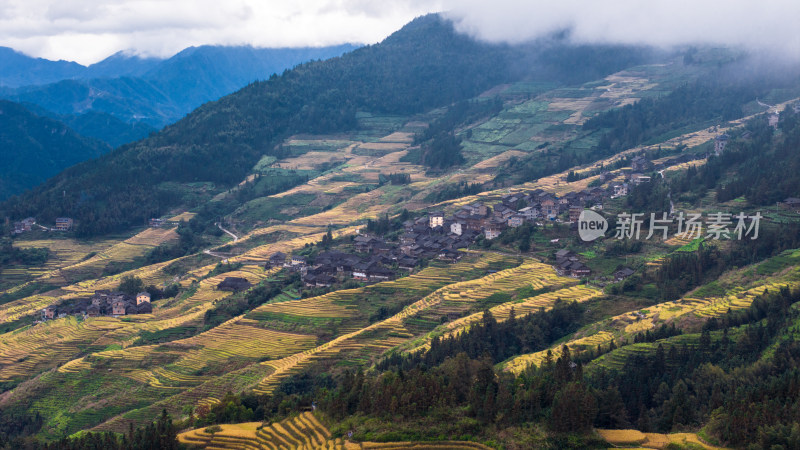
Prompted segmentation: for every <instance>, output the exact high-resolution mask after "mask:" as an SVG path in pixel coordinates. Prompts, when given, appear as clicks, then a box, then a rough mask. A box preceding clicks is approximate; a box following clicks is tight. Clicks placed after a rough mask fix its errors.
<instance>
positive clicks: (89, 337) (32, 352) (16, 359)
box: [0, 267, 303, 379]
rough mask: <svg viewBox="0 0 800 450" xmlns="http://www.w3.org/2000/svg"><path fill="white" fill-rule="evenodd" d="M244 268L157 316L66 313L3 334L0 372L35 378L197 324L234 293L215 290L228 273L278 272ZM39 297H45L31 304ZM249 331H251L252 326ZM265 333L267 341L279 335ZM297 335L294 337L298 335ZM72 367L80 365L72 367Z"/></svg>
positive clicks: (158, 309) (24, 310) (10, 312)
mask: <svg viewBox="0 0 800 450" xmlns="http://www.w3.org/2000/svg"><path fill="white" fill-rule="evenodd" d="M242 269H243V270H239V271H236V272H228V273H225V274H221V275H218V276H215V277H211V278H208V279H206V280H203V281H201V282H200V283H199V285H198V287H197V291H196V292H195V293H194V295H192V296H190V297H188V298H186V299H185V300H183V301H180V302H177V301H176V302H175V304H173V305H169V306H166V305H163V306H162V304H161V302H158V303H156V305H155V309H154V312H153V314H140V315H135V316H127V317H126V318H125V319H124V320H122V319H118V318H113V317H95V318H87V319H85V320H79V319H76V318H74V317H66V318H63V319H56V320H51V321H48V322H45V323H41V324H36V325H34V326H31V327H28V328H26V329H23V330H17V331H14V332H11V333H6V334H4V335H0V367H2V370H1V371H0V373H2V374H3V376H4V377H7V379H12V378H24V377H30V376H31V375H33V374H36V373H39V372H41V371H43V370H46V369H49V368H52V367H55V366H57V365H59V364H62V363H66V362H68V361H70V360H72V359H73V358H75V357H76V356H77V355H79V354H81V353H84V352H92V351H99V350H102V349H103V348H105V347H107V346H109V345H121V346H123V347H124V346H127V345H130V343H131V342H133V341H134V340H135V339H136V338H137V336H138V333H139V332H140V331H158V330H162V329H168V328H172V327H176V326H180V325H186V324H188V323H192V322H196V323H200V322H202V317H203V314H205V311H207V310H208V309H209V308H211V307H212V306H213V302H214V301H215V300H219V299H221V298H224V297H226V296H228V295H231V293H230V292H225V291H217V290H216V285H217V284H218V283H220V282H221V281H222V280H223V279H224V278H225V277H226V276H240V277H244V278H247V279H248V280H249V281H251V282H253V283H257V282H259V281H260V280H261V279H263V278H265V277H266V276H268V275H269V274H271V273H274V271H273V272H264V271H263V269H261V268H249V269H250V271H248V270H247V269H248V267H243V268H242ZM39 297H41V300H39V301H33V302H31V300H34V299H36V298H39ZM58 300H59V298H55V297H43V296H34V297H33V298H28V299H25V301H26V302H28V303H20V304H19V305H17V308H15V309H10V308H6V309H5V310H4V311H3V312H5V313H6V314H7V316H6V317H7V318H8V319H9V320H14V319H15V318H16V317H19V316H22V315H27V314H31V313H34V314H35V313H36V311H37V310H38V309H41V308H42V307H44V306H47V305H50V304H52V303H55V302H56V301H58ZM14 303H16V302H14ZM3 306H6V305H3ZM164 306H166V307H164ZM215 330H219V329H215ZM215 330H212V331H215ZM222 331H225V330H222ZM247 331H248V332H251V330H250V329H247ZM253 335H259V334H258V332H257V331H256V332H253ZM228 337H234V342H236V340H235V337H236V336H235V335H234V336H229V335H227V334H223V335H222V336H217V338H221V339H222V340H223V341H224V339H225V338H228ZM239 337H240V338H241V337H242V336H239ZM263 337H264V338H265V339H268V338H272V337H274V336H263ZM295 337H296V336H293V338H295ZM215 339H216V338H215ZM298 339H299V338H298ZM298 342H303V340H302V339H300V340H299V341H298ZM195 344H197V343H193V345H195ZM198 345H202V344H198ZM265 345H266V344H265ZM209 348H214V345H210V346H209ZM289 348H290V349H291V348H292V347H289ZM262 350H263V352H262ZM253 351H254V352H261V353H258V356H257V357H259V358H260V357H263V356H265V355H269V352H267V349H266V348H256V349H254V350H253ZM240 353H242V352H240ZM240 356H246V357H256V356H252V352H251V353H246V352H244V353H242V354H241V355H240ZM75 364H77V363H75ZM70 367H79V366H74V365H72V366H70Z"/></svg>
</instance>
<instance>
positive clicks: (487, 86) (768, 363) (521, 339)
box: [0, 17, 800, 449]
mask: <svg viewBox="0 0 800 450" xmlns="http://www.w3.org/2000/svg"><path fill="white" fill-rule="evenodd" d="M610 54H614V55H616V56H615V57H614V58H609V55H610ZM694 55H695V57H694V60H693V61H687V60H686V59H685V58H684V57H683V56H684V55H680V54H647V55H645V54H644V53H642V51H641V50H640V49H616V50H614V49H609V48H602V47H601V48H597V47H570V46H567V45H566V44H564V43H561V42H559V41H554V42H544V43H541V46H540V48H538V49H531V48H529V47H511V46H490V45H486V44H481V43H478V42H475V41H473V40H471V39H469V38H467V37H465V36H461V35H458V34H456V33H455V32H454V31H453V29H452V25H451V24H449V23H448V22H446V21H444V20H442V19H440V18H438V17H424V18H420V19H417V20H415V21H414V22H412V23H411V24H409V25H408V26H407V27H405V28H404V29H403V30H401V31H399V32H398V33H396V34H395V35H393V36H391V37H390V38H388V39H387V40H386V41H384V42H383V43H381V44H377V45H374V46H369V47H365V48H363V49H359V50H357V51H354V52H352V53H349V54H346V55H344V56H342V57H339V58H334V59H332V60H328V61H320V62H312V63H308V64H304V65H302V66H300V67H298V68H296V69H294V70H292V71H287V72H285V73H284V74H282V75H280V76H275V77H273V78H272V79H270V80H267V81H264V82H259V83H255V84H252V85H250V86H248V87H247V88H245V89H243V90H242V91H240V92H238V93H236V94H233V95H231V96H229V97H225V98H223V99H221V100H219V101H217V102H214V103H210V104H207V105H205V106H203V107H201V108H200V109H198V110H196V111H195V112H193V113H192V114H191V115H189V116H188V117H187V118H185V119H184V120H182V121H181V122H179V123H177V124H175V125H173V126H170V127H168V128H166V129H165V130H163V131H162V132H160V133H158V134H156V135H154V136H152V137H149V138H147V139H145V140H143V141H140V142H137V143H135V144H131V145H128V146H123V147H122V148H119V149H117V150H115V151H113V152H112V153H110V154H108V155H106V156H103V157H101V158H99V159H96V160H93V161H90V162H87V163H84V164H81V165H78V166H76V167H73V168H72V169H68V170H67V171H66V172H64V173H62V174H61V175H59V176H58V177H56V178H55V179H52V180H51V181H49V182H48V183H46V184H44V185H42V186H40V187H39V188H37V189H36V190H35V191H33V192H31V193H29V194H26V195H25V196H23V197H20V198H15V199H12V200H10V201H8V202H6V203H4V208H5V209H4V211H5V212H6V214H10V216H11V217H13V218H15V219H16V218H19V217H24V216H25V215H27V214H36V217H37V219H39V220H40V221H42V220H45V219H46V218H47V217H49V216H48V215H59V214H69V215H70V216H71V217H74V218H75V219H76V229H75V230H74V231H71V232H64V233H47V232H45V231H43V230H41V229H33V230H31V231H25V232H23V233H21V234H20V235H15V236H13V237H9V238H8V239H7V240H4V241H3V245H4V246H5V247H4V248H10V250H9V253H11V254H13V257H7V258H4V259H3V260H2V264H3V265H2V266H0V270H2V272H0V277H2V281H3V284H2V288H3V290H2V291H0V299H2V301H1V302H0V333H1V334H0V389H2V395H0V411H2V413H0V431H2V435H0V438H2V441H0V446H6V447H9V448H15V447H17V448H24V446H28V447H29V448H42V447H44V448H85V447H89V446H92V445H94V446H99V445H107V446H108V445H111V446H117V447H119V448H140V447H139V445H140V444H139V443H144V442H147V443H150V442H152V440H153V439H162V440H163V442H162V441H159V442H160V444H159V445H162V446H166V447H169V446H173V447H177V446H178V445H179V444H187V445H193V446H197V447H200V448H552V449H562V448H608V447H609V446H641V447H646V448H699V447H703V448H709V449H711V448H725V447H735V448H747V447H748V446H750V447H753V448H772V447H773V446H782V447H783V448H793V447H796V446H797V445H800V444H798V442H799V441H798V436H800V428H798V426H797V424H796V423H797V417H798V408H800V405H799V404H798V398H800V396H799V395H797V394H798V392H797V387H798V386H800V379H798V377H799V375H798V370H797V362H798V359H800V345H798V342H797V337H798V323H799V322H798V321H799V320H800V310H798V304H800V303H799V302H798V300H800V269H799V268H798V262H799V261H800V215H798V209H797V204H798V202H795V201H794V200H792V199H791V198H789V199H787V197H795V196H798V194H800V193H798V192H797V189H798V186H797V180H796V178H797V177H796V175H795V174H794V172H795V171H796V169H797V165H798V163H797V161H796V159H797V156H796V152H793V149H796V147H797V145H798V142H800V120H798V115H797V114H796V113H795V112H794V108H793V106H794V105H795V104H796V102H797V101H798V97H800V95H798V90H797V89H798V88H800V84H797V83H796V81H797V80H794V81H792V80H787V79H764V78H758V77H756V78H753V79H752V80H750V81H749V83H750V84H752V86H750V87H749V88H747V89H745V88H742V86H748V82H747V81H746V80H742V79H738V80H735V79H734V80H732V81H725V82H721V81H720V82H718V81H719V77H720V76H722V75H725V74H726V73H729V72H728V70H732V71H736V70H738V67H739V66H738V65H736V62H734V63H731V61H730V58H729V57H728V54H727V53H724V52H719V51H718V50H714V49H706V50H703V51H698V52H697V53H694ZM645 56H646V57H647V58H651V57H652V58H656V61H655V62H654V63H653V64H648V63H645V61H643V60H642V58H644V57H645ZM576 59H577V60H580V61H583V62H584V63H583V65H582V66H581V67H584V68H583V69H582V70H580V71H578V72H577V73H574V74H572V75H570V76H569V77H567V76H564V73H565V69H566V68H568V67H570V65H574V64H575V61H576ZM523 61H524V62H525V64H527V66H526V65H525V64H523V63H522V62H523ZM595 61H603V62H602V63H598V64H594V63H593V62H595ZM617 64H619V65H620V67H618V68H614V66H616V65H617ZM489 67H492V68H494V69H493V70H488V69H487V68H489ZM526 67H527V69H526V70H520V72H517V70H518V69H520V68H526ZM495 69H496V70H495ZM617 69H620V70H617ZM559 74H560V75H559ZM693 98H696V99H697V100H696V101H694V102H693V103H691V104H686V102H687V101H688V100H687V99H693ZM705 98H720V99H721V100H720V103H719V104H718V105H708V104H706V103H703V101H702V99H705ZM756 99H758V100H759V101H769V102H772V103H774V106H772V107H766V106H762V105H760V104H759V103H758V101H756ZM681 105H684V106H685V107H682V106H681ZM776 109H777V110H778V111H780V119H779V120H778V121H777V122H775V121H774V120H773V122H772V123H770V121H769V118H768V116H769V115H770V112H771V111H774V110H776ZM629 128H630V129H629ZM722 133H726V134H727V135H728V141H727V144H726V147H725V149H723V150H720V151H719V152H717V151H716V150H717V149H715V138H716V137H717V136H718V135H720V134H722ZM717 153H719V155H717ZM646 163H649V164H646ZM637 177H649V179H648V178H637ZM141 179H147V180H148V183H146V184H145V183H140V181H139V180H141ZM622 183H627V192H626V193H619V187H621V186H622ZM615 187H617V189H615ZM615 191H617V192H615ZM592 192H595V193H596V195H593V194H592ZM54 199H58V202H55V200H54ZM562 200H565V201H566V202H567V203H566V207H565V208H562V210H561V211H560V212H558V213H557V214H554V215H553V217H552V218H547V217H546V216H545V217H542V216H539V217H533V218H525V220H523V221H522V223H521V224H519V223H517V224H516V225H518V226H511V225H510V224H509V225H507V226H505V225H506V224H508V223H509V222H510V219H515V218H519V215H520V214H523V212H525V211H530V209H528V210H526V209H525V208H533V207H528V206H527V205H529V204H535V205H538V206H537V207H536V208H539V209H544V208H545V207H550V206H552V207H553V208H555V206H554V205H555V204H556V203H560V202H561V201H562ZM776 202H780V203H779V204H776ZM569 206H573V208H572V209H573V210H577V211H582V210H583V209H585V208H589V207H593V208H594V209H595V210H596V211H597V212H598V213H601V214H602V215H603V216H604V217H605V218H606V219H607V220H608V221H609V228H610V231H609V232H607V233H606V235H605V236H603V237H601V238H598V239H596V240H594V241H591V242H586V241H583V240H581V239H580V238H579V237H578V234H577V231H576V230H575V229H574V228H573V226H572V224H570V223H569V222H570V219H569V215H570V212H571V211H569V210H570V208H569ZM482 207H486V211H487V215H486V216H481V214H482V213H481V212H480V211H481V209H482ZM490 208H491V210H490ZM536 208H533V209H536ZM670 209H674V211H673V212H674V216H673V219H674V220H673V221H672V222H671V223H669V225H668V226H667V229H666V231H667V232H668V233H667V234H668V236H662V235H661V233H660V232H656V233H655V236H653V237H647V238H645V235H647V231H648V227H649V225H650V224H651V223H650V222H651V219H650V216H649V214H648V213H651V212H652V213H655V214H657V215H656V216H654V217H655V218H659V217H661V214H662V213H666V214H669V213H670ZM439 211H441V212H439ZM468 211H471V212H468ZM504 211H506V212H505V213H504ZM572 212H574V211H572ZM626 212H635V213H641V214H645V215H646V216H643V217H645V221H644V222H643V224H642V236H640V238H638V239H633V238H631V239H618V238H616V237H615V234H614V231H615V230H616V229H617V227H618V225H619V224H620V223H621V220H622V217H621V216H620V215H621V214H623V213H626ZM715 212H722V213H726V214H731V216H732V217H733V218H734V219H732V222H735V216H736V215H737V214H739V213H741V214H743V215H744V216H745V217H747V218H748V219H747V222H746V224H751V223H752V222H751V221H752V220H753V219H752V218H753V217H756V216H757V217H760V222H759V228H758V233H759V234H758V237H757V238H753V231H754V230H752V229H749V230H742V231H743V235H744V236H743V239H737V238H736V233H735V232H734V233H733V234H732V236H728V237H727V238H722V239H715V238H714V237H713V236H712V235H707V234H706V233H707V232H708V231H710V230H708V228H707V227H708V222H707V221H706V222H704V225H705V227H704V229H703V231H705V232H706V233H702V235H701V236H698V237H696V238H695V237H693V236H690V235H689V234H688V233H683V234H680V233H679V231H685V230H679V229H678V223H677V219H676V217H678V216H679V215H680V214H684V216H681V217H685V215H686V214H700V215H701V216H702V217H703V218H704V219H708V218H709V217H710V215H711V214H714V213H715ZM440 214H441V215H440ZM502 214H506V217H505V218H502V219H498V217H503V216H502ZM476 216H477V217H483V219H480V220H479V219H476ZM156 217H157V218H161V219H164V220H163V222H154V225H156V224H157V225H159V226H158V227H148V228H144V224H145V223H146V220H147V219H149V218H156ZM439 218H447V222H446V223H447V226H446V228H445V229H442V230H439V229H438V228H436V227H435V226H433V227H432V224H433V223H434V222H435V221H436V220H438V219H439ZM443 220H444V219H443ZM456 220H463V227H464V228H463V229H462V230H461V232H462V235H461V236H459V235H458V234H457V233H456V232H454V231H452V230H453V229H451V228H450V222H451V221H456ZM476 222H477V223H479V224H481V225H480V226H482V227H483V229H481V230H473V229H471V227H472V226H474V225H472V226H470V224H474V223H476ZM499 222H503V223H499ZM653 224H655V222H653ZM734 225H735V223H732V224H731V228H733V226H734ZM493 227H497V228H498V235H497V236H493V235H492V233H491V232H490V231H492V230H493ZM109 230H117V231H116V232H115V234H108V233H107V232H108V231H109ZM712 234H713V233H712ZM88 236H93V237H92V238H88ZM620 237H622V236H620ZM461 238H464V239H465V241H461V240H460V239H461ZM434 241H435V242H449V243H450V244H449V245H453V247H452V248H448V249H443V248H437V249H436V251H429V250H428V249H429V248H431V247H426V246H427V245H433V244H431V242H434ZM456 244H458V245H456ZM41 248H48V249H49V252H48V253H46V254H43V253H44V252H42V251H40V250H37V249H41ZM281 254H282V256H281ZM376 266H377V269H376ZM326 267H327V269H325V268H326ZM323 269H325V270H323ZM229 286H238V287H231V288H229ZM104 290H108V291H115V290H128V291H130V292H133V293H138V292H141V291H143V290H146V291H147V292H148V293H149V294H150V295H151V299H152V305H151V306H152V309H151V310H150V311H149V312H147V313H141V314H125V315H121V314H116V315H108V314H104V315H98V316H91V315H89V314H88V313H87V314H85V315H83V314H81V313H80V311H79V310H78V312H77V313H74V312H73V311H72V310H71V309H69V308H71V307H73V306H75V305H79V304H81V302H88V301H89V300H90V299H92V298H94V297H95V296H96V295H98V296H99V295H100V294H101V293H102V291H104ZM98 291H100V293H98ZM47 307H55V308H56V309H57V310H58V311H70V312H69V313H65V314H64V316H63V317H59V315H56V316H55V317H53V318H50V319H47V320H40V319H41V317H42V310H43V309H45V308H47ZM87 311H88V310H87ZM102 443H105V444H102ZM142 445H144V444H142ZM48 446H49V447H48ZM774 448H779V447H774Z"/></svg>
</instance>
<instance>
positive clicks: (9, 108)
mask: <svg viewBox="0 0 800 450" xmlns="http://www.w3.org/2000/svg"><path fill="white" fill-rule="evenodd" d="M0 148H2V149H3V150H2V152H0V199H5V198H7V197H8V196H9V195H12V194H15V193H18V192H20V191H22V190H24V189H28V188H31V187H33V186H36V185H38V184H40V183H42V182H43V181H45V180H46V179H47V178H49V177H51V176H53V175H56V174H57V173H59V172H60V171H62V170H63V169H65V168H66V167H69V166H71V165H73V164H76V163H78V162H81V161H85V160H87V159H90V158H96V157H98V156H100V155H102V154H103V153H105V152H108V151H109V150H111V148H110V147H109V146H108V145H106V144H105V143H103V142H101V141H98V140H96V139H91V138H86V137H83V136H81V135H79V134H78V133H76V132H75V131H73V130H72V129H70V128H69V127H67V126H66V125H65V124H63V123H61V122H58V121H56V120H53V119H49V118H46V117H40V116H37V115H36V114H33V113H32V112H30V111H28V110H27V109H25V107H23V106H22V105H19V104H17V103H13V102H8V101H5V100H0Z"/></svg>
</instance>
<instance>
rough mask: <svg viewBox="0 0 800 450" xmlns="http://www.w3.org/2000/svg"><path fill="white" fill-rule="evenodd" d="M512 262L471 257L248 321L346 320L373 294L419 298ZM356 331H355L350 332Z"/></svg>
mask: <svg viewBox="0 0 800 450" xmlns="http://www.w3.org/2000/svg"><path fill="white" fill-rule="evenodd" d="M512 259H513V258H509V257H506V256H503V255H498V254H493V253H487V254H484V255H480V254H478V253H470V254H469V256H467V257H465V258H464V260H462V261H460V262H458V263H456V264H433V265H431V266H429V267H426V268H425V269H423V270H421V271H420V272H418V273H415V274H412V275H409V276H407V277H402V278H398V279H397V280H392V281H384V282H381V283H377V284H374V285H371V286H367V287H362V288H356V289H346V290H339V291H334V292H331V293H328V294H325V295H322V296H319V297H312V298H307V299H301V300H290V301H284V302H278V303H268V304H264V305H261V306H259V307H258V308H256V309H254V310H253V311H252V312H251V313H250V314H248V317H251V318H256V319H257V318H264V317H274V316H295V317H304V318H346V317H352V316H354V315H356V314H357V313H358V311H357V310H356V308H357V307H358V305H357V301H356V300H357V299H358V298H360V297H364V296H368V295H370V293H373V292H376V293H377V292H392V291H397V292H404V293H409V292H418V293H419V295H420V297H423V296H425V295H427V294H428V293H429V292H430V291H432V290H435V289H438V288H440V287H442V286H445V285H447V284H450V283H453V282H457V281H460V280H461V279H462V278H463V277H465V276H470V274H478V273H480V274H483V273H484V272H485V271H486V270H487V269H488V268H489V267H493V266H495V265H506V264H511V263H512ZM350 331H355V330H350Z"/></svg>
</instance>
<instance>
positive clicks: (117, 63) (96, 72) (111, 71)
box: [81, 51, 165, 79]
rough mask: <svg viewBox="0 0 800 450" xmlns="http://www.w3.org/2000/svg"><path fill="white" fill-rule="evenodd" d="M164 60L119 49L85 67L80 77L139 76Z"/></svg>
mask: <svg viewBox="0 0 800 450" xmlns="http://www.w3.org/2000/svg"><path fill="white" fill-rule="evenodd" d="M164 61H165V60H164V58H156V57H142V56H139V55H131V54H128V53H126V52H124V51H120V52H117V53H114V54H113V55H111V56H109V57H108V58H106V59H104V60H102V61H99V62H96V63H94V64H91V65H89V66H88V67H86V70H85V71H84V73H83V74H82V77H81V78H88V79H90V78H118V77H140V76H142V75H144V74H146V73H147V72H148V71H150V70H152V69H153V68H154V67H156V66H158V65H159V64H161V63H163V62H164Z"/></svg>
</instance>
